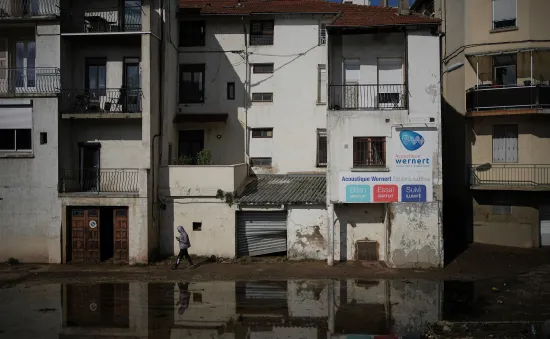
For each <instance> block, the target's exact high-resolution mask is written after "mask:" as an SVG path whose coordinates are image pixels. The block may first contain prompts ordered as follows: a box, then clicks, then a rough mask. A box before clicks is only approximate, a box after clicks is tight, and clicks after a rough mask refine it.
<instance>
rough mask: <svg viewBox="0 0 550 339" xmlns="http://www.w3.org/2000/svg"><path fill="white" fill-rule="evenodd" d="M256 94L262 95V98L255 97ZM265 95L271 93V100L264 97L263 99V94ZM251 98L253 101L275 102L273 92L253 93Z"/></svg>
mask: <svg viewBox="0 0 550 339" xmlns="http://www.w3.org/2000/svg"><path fill="white" fill-rule="evenodd" d="M255 95H262V100H258V99H254V96H255ZM264 95H271V99H270V100H264V99H263V96H264ZM251 99H252V102H273V92H257V93H252V96H251Z"/></svg>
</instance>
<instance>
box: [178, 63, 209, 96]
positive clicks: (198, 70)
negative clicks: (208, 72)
mask: <svg viewBox="0 0 550 339" xmlns="http://www.w3.org/2000/svg"><path fill="white" fill-rule="evenodd" d="M204 71H205V67H204V64H194V65H190V64H187V65H180V103H182V104H185V103H202V102H204V73H205V72H204Z"/></svg>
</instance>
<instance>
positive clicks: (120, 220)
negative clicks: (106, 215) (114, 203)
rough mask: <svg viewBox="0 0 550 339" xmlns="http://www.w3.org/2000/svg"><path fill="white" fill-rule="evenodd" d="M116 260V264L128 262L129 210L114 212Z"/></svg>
mask: <svg viewBox="0 0 550 339" xmlns="http://www.w3.org/2000/svg"><path fill="white" fill-rule="evenodd" d="M113 230H114V237H115V241H114V246H115V248H114V259H115V262H128V209H127V208H120V209H115V210H114V211H113Z"/></svg>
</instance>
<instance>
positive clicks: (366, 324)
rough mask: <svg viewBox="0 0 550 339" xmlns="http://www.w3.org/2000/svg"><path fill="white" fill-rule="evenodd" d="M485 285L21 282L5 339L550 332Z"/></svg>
mask: <svg viewBox="0 0 550 339" xmlns="http://www.w3.org/2000/svg"><path fill="white" fill-rule="evenodd" d="M480 288H481V289H483V290H485V289H486V286H485V285H476V283H474V282H453V281H451V282H438V281H422V280H414V281H410V280H401V279H399V280H357V279H351V280H288V281H214V282H185V281H182V282H179V283H147V282H131V283H127V282H125V283H103V284H45V285H37V284H28V285H25V284H20V285H16V286H14V287H11V288H6V289H1V290H0V301H2V302H1V303H0V338H18V339H22V338H60V339H69V338H72V339H76V338H78V339H83V338H111V339H112V338H122V337H124V338H161V339H162V338H166V339H179V338H231V339H233V338H235V339H245V338H246V339H254V338H258V339H260V338H261V339H263V338H307V339H309V338H312V339H313V338H334V339H336V338H338V339H344V338H346V339H371V338H372V339H390V338H465V337H473V338H489V337H491V338H548V334H545V333H544V332H545V331H546V326H547V325H548V324H545V322H544V320H545V317H546V315H545V314H544V313H543V312H541V309H540V308H537V309H536V310H535V311H533V312H532V314H531V313H529V312H523V311H524V310H523V309H521V311H522V312H520V308H521V307H519V306H517V305H512V304H511V305H506V306H509V307H511V308H513V309H515V312H514V310H510V309H505V308H500V307H504V305H502V304H503V303H504V302H502V301H501V299H504V298H501V297H499V298H500V299H496V301H495V300H490V299H488V298H485V297H480V293H479V289H480ZM493 292H494V291H493ZM498 301H500V303H499V302H498ZM499 309H500V310H502V312H500V311H499ZM520 313H521V314H520ZM520 315H521V316H520ZM547 319H550V316H548V317H547ZM545 335H546V336H545Z"/></svg>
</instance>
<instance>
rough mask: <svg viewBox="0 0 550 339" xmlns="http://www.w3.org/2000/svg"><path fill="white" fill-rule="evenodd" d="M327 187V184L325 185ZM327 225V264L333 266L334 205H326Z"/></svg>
mask: <svg viewBox="0 0 550 339" xmlns="http://www.w3.org/2000/svg"><path fill="white" fill-rule="evenodd" d="M327 186H328V183H327ZM327 200H329V199H327ZM327 223H328V256H327V264H328V265H329V266H334V204H333V203H331V202H330V201H329V202H328V203H327Z"/></svg>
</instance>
